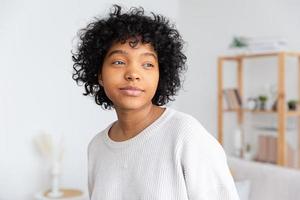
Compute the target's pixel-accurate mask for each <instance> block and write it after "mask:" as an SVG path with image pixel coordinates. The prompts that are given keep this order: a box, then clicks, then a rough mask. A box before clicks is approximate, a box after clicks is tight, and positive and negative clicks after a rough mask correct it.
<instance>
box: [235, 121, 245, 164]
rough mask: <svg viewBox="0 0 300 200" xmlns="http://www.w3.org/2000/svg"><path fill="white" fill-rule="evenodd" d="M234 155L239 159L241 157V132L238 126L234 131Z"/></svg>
mask: <svg viewBox="0 0 300 200" xmlns="http://www.w3.org/2000/svg"><path fill="white" fill-rule="evenodd" d="M234 155H235V156H237V157H239V158H241V157H242V155H243V130H242V127H241V126H240V125H239V126H238V127H237V128H236V129H235V130H234Z"/></svg>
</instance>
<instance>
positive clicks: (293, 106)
mask: <svg viewBox="0 0 300 200" xmlns="http://www.w3.org/2000/svg"><path fill="white" fill-rule="evenodd" d="M298 103H299V101H297V100H294V99H293V100H289V101H288V103H287V104H288V108H289V110H297V105H298Z"/></svg>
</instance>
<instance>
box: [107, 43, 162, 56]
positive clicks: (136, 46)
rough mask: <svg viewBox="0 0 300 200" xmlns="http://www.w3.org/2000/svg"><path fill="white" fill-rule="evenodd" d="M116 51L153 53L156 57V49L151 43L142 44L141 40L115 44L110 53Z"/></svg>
mask: <svg viewBox="0 0 300 200" xmlns="http://www.w3.org/2000/svg"><path fill="white" fill-rule="evenodd" d="M114 50H124V51H127V52H151V53H154V54H155V55H156V52H155V50H154V47H153V46H152V45H151V44H150V43H142V42H141V41H140V40H138V41H137V42H136V41H134V40H130V39H128V40H126V42H125V43H124V42H123V43H122V42H114V43H113V44H112V45H111V47H110V48H109V50H108V53H109V52H111V51H114Z"/></svg>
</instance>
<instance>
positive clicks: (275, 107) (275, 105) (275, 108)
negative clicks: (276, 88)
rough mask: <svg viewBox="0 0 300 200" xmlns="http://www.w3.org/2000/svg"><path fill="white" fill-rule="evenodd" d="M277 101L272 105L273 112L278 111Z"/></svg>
mask: <svg viewBox="0 0 300 200" xmlns="http://www.w3.org/2000/svg"><path fill="white" fill-rule="evenodd" d="M277 103H278V102H277V99H276V100H275V101H274V103H273V105H272V110H273V111H277Z"/></svg>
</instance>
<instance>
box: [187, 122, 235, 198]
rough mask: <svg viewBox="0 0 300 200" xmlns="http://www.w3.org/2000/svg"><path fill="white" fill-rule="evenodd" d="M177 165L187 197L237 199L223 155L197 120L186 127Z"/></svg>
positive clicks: (214, 140)
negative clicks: (181, 174)
mask: <svg viewBox="0 0 300 200" xmlns="http://www.w3.org/2000/svg"><path fill="white" fill-rule="evenodd" d="M181 147H182V148H181V166H182V170H183V176H184V180H185V184H186V190H187V194H188V199H189V200H238V199H239V197H238V194H237V191H236V188H235V185H234V181H233V178H232V176H231V174H230V171H229V168H228V165H227V160H226V155H225V152H224V150H223V148H222V147H221V145H220V144H219V143H218V141H217V140H216V139H215V138H214V137H213V136H211V135H210V134H209V133H208V132H207V131H206V130H205V129H204V128H203V127H202V126H201V124H200V123H199V122H193V123H190V125H189V126H188V127H187V128H186V133H185V137H184V139H183V141H182V146H181Z"/></svg>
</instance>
